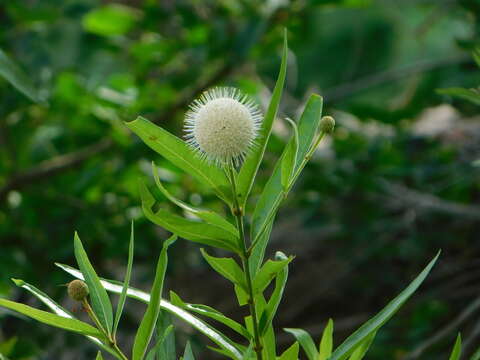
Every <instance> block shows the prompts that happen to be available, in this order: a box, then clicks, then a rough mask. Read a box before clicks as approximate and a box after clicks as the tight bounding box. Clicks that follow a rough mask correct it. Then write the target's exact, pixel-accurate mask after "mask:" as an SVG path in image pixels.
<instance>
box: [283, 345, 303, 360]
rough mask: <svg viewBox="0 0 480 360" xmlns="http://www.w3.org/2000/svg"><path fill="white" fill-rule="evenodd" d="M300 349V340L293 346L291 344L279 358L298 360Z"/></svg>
mask: <svg viewBox="0 0 480 360" xmlns="http://www.w3.org/2000/svg"><path fill="white" fill-rule="evenodd" d="M299 350H300V346H299V345H298V342H297V341H295V342H294V343H293V345H292V346H290V347H289V348H288V349H287V350H285V351H284V352H283V354H282V355H280V357H279V358H278V360H298V351H299Z"/></svg>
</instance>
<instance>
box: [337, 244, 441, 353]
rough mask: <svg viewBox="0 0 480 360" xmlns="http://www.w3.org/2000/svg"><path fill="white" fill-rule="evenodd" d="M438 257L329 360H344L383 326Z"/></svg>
mask: <svg viewBox="0 0 480 360" xmlns="http://www.w3.org/2000/svg"><path fill="white" fill-rule="evenodd" d="M439 256H440V252H438V254H437V255H436V256H435V258H434V259H433V260H432V261H430V263H429V264H428V265H427V266H426V267H425V269H424V270H423V271H422V272H421V273H420V274H419V275H418V276H417V277H416V278H415V279H414V280H413V281H412V282H411V283H410V285H408V286H407V288H406V289H405V290H403V291H402V292H401V293H400V294H399V295H398V296H397V297H396V298H395V299H393V300H392V301H390V302H389V303H388V305H387V306H386V307H385V308H383V309H382V310H381V311H380V312H379V313H378V314H377V315H375V316H374V317H373V318H371V319H370V320H368V321H367V322H366V323H365V324H363V325H362V326H361V327H360V328H359V329H358V330H356V331H355V332H354V333H353V334H352V335H350V336H349V337H348V338H347V339H346V340H345V341H344V342H343V343H342V344H341V345H340V346H339V347H338V348H337V349H336V350H335V351H334V352H333V354H332V356H331V357H330V358H329V360H342V359H346V358H347V357H348V356H349V355H350V354H351V353H352V352H353V351H354V350H355V348H356V347H357V346H358V345H359V344H360V343H361V342H363V341H364V340H365V339H366V338H367V337H369V336H371V334H372V333H374V332H376V331H377V330H378V329H379V328H380V327H381V326H382V325H383V324H385V323H386V322H387V321H388V320H389V319H390V318H391V317H392V316H393V315H394V314H395V313H396V312H397V311H398V309H400V307H401V306H402V305H403V304H404V303H405V301H407V300H408V298H409V297H410V296H412V294H413V293H414V292H415V291H416V290H417V289H418V287H419V286H420V285H421V284H422V283H423V281H424V280H425V278H426V277H427V275H428V274H429V273H430V270H432V267H433V265H435V262H436V261H437V259H438V257H439Z"/></svg>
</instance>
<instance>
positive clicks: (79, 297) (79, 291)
mask: <svg viewBox="0 0 480 360" xmlns="http://www.w3.org/2000/svg"><path fill="white" fill-rule="evenodd" d="M67 291H68V296H70V298H72V299H73V300H75V301H83V300H84V299H85V298H86V297H87V296H88V286H87V284H85V283H84V282H83V281H82V280H73V281H71V282H69V283H68V288H67Z"/></svg>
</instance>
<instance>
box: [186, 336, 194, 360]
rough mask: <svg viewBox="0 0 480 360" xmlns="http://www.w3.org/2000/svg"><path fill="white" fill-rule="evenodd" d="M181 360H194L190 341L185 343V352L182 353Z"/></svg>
mask: <svg viewBox="0 0 480 360" xmlns="http://www.w3.org/2000/svg"><path fill="white" fill-rule="evenodd" d="M183 360H195V356H194V355H193V351H192V346H191V345H190V341H187V345H186V346H185V352H184V353H183Z"/></svg>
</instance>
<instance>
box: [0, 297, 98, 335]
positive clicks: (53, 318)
mask: <svg viewBox="0 0 480 360" xmlns="http://www.w3.org/2000/svg"><path fill="white" fill-rule="evenodd" d="M0 306H1V307H4V308H6V309H10V310H13V311H16V312H18V313H20V314H23V315H25V316H28V317H29V318H32V319H34V320H37V321H40V322H41V323H44V324H47V325H50V326H55V327H57V328H60V329H64V330H68V331H72V332H75V333H78V334H82V335H88V336H93V337H96V338H99V339H103V338H104V336H103V334H102V333H101V332H100V331H99V330H98V329H96V328H94V327H93V326H91V325H89V324H87V323H84V322H83V321H80V320H77V319H70V318H66V317H63V316H60V315H57V314H53V313H50V312H47V311H43V310H38V309H35V308H33V307H30V306H28V305H24V304H20V303H16V302H14V301H10V300H7V299H0Z"/></svg>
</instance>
